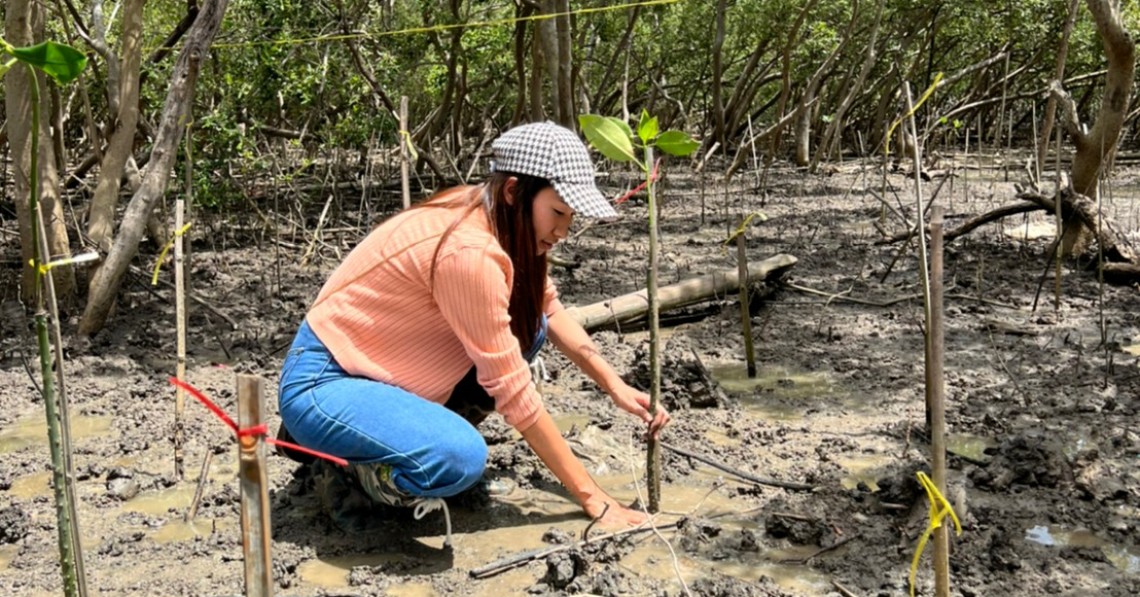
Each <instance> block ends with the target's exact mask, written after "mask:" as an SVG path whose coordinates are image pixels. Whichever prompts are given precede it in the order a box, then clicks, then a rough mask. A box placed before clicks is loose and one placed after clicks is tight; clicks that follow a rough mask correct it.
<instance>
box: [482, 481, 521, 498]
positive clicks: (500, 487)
mask: <svg viewBox="0 0 1140 597" xmlns="http://www.w3.org/2000/svg"><path fill="white" fill-rule="evenodd" d="M480 484H481V485H482V486H483V491H485V492H487V495H488V496H490V497H505V496H508V495H510V494H512V493H514V492H515V490H516V489H518V487H519V486H518V484H517V483H515V482H514V481H512V480H511V479H508V478H506V477H500V478H498V479H487V478H486V477H484V478H483V480H482V481H481V482H480Z"/></svg>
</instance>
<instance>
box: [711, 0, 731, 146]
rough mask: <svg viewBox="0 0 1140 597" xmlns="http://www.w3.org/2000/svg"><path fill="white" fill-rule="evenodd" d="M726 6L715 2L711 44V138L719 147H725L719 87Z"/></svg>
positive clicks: (722, 74) (722, 107)
mask: <svg viewBox="0 0 1140 597" xmlns="http://www.w3.org/2000/svg"><path fill="white" fill-rule="evenodd" d="M727 4H728V0H717V2H716V34H715V35H713V42H712V111H713V134H712V138H713V139H714V140H715V142H717V143H720V146H721V147H724V146H725V138H724V132H725V131H724V98H723V97H722V96H721V86H722V84H723V81H722V79H723V78H724V67H723V65H722V60H723V54H724V13H725V12H726V10H725V9H726V5H727Z"/></svg>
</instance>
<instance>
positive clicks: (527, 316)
mask: <svg viewBox="0 0 1140 597" xmlns="http://www.w3.org/2000/svg"><path fill="white" fill-rule="evenodd" d="M511 178H514V179H516V180H517V182H516V183H515V188H514V191H515V193H514V201H507V181H508V180H509V179H511ZM549 186H550V181H548V180H546V179H544V178H539V177H536V176H528V175H525V174H514V173H510V172H494V173H492V174H491V176H490V177H489V178H488V179H487V182H486V190H487V193H488V194H489V196H490V203H491V206H490V207H491V209H490V220H491V230H492V232H493V233H494V235H495V238H496V239H498V241H499V245H500V246H501V247H502V248H503V251H505V252H506V253H507V256H509V257H510V259H511V266H512V267H513V268H514V283H513V286H512V287H511V297H510V302H509V304H508V307H507V312H508V313H509V314H510V316H511V333H512V334H514V336H515V338H518V341H519V345H520V346H521V347H522V350H523V352H526V351H527V350H529V349H530V347H531V344H533V343H534V336H535V334H536V333H537V332H538V327H539V319H540V317H541V316H542V307H543V304H542V303H543V296H544V291H545V287H546V259H545V258H544V257H540V256H538V255H537V254H536V253H537V252H538V244H537V241H536V240H535V232H534V219H533V213H534V198H535V196H536V195H538V193H539V192H540V191H542V190H543V189H545V188H547V187H549ZM452 194H453V193H449V192H448V191H444V192H442V193H439V194H436V195H435V196H433V197H431V198H429V199H428V200H427V201H425V202H423V203H421V204H419V205H417V206H414V207H413V209H416V208H427V207H445V208H458V207H465V209H463V210H462V212H461V213H460V215H459V217H457V218H456V219H455V221H454V222H452V223H451V224H450V225H449V226H448V227H447V229H446V230H444V232H443V234H442V235H441V236H440V238H439V243H438V244H437V245H436V247H435V253H434V254H433V255H432V264H431V279H432V283H433V284H434V283H435V266H436V261H437V260H438V258H439V252H440V250H441V249H442V247H443V245H444V243H446V242H447V237H448V236H450V235H451V233H452V231H454V230H455V228H456V227H457V226H459V223H460V222H462V221H463V220H464V219H466V218H468V217H470V216H471V214H473V213H475V212H476V211H477V210H479V209H481V208H482V207H483V205H484V202H483V192H481V191H480V192H474V193H469V194H468V193H460V194H459V195H458V196H449V195H452Z"/></svg>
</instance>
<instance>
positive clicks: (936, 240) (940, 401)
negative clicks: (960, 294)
mask: <svg viewBox="0 0 1140 597" xmlns="http://www.w3.org/2000/svg"><path fill="white" fill-rule="evenodd" d="M942 277H943V276H942V207H941V206H935V207H934V209H933V210H932V213H931V216H930V310H929V316H930V318H929V319H928V320H927V328H926V329H927V339H928V340H927V342H928V346H929V350H928V352H927V355H928V359H927V361H926V396H927V403H928V404H929V405H930V414H931V417H930V451H931V466H932V468H933V469H934V485H935V486H936V487H938V491H939V492H941V493H942V495H946V403H945V386H944V381H943V372H942V361H943V356H944V352H945V344H944V340H943V325H942ZM948 526H949V525H947V524H943V525H941V526H939V527H938V528H937V529H935V530H934V594H935V595H937V596H938V597H949V595H950V545H949V541H948V537H949V531H948V529H947V527H948Z"/></svg>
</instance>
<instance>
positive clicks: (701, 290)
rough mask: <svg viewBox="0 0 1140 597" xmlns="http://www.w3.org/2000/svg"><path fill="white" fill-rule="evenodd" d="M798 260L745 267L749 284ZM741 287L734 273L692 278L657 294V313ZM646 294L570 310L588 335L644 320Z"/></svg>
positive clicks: (771, 260)
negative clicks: (613, 326)
mask: <svg viewBox="0 0 1140 597" xmlns="http://www.w3.org/2000/svg"><path fill="white" fill-rule="evenodd" d="M797 261H798V260H797V259H796V258H795V257H793V256H791V255H786V254H779V255H774V256H772V257H769V258H767V259H764V260H762V261H758V262H756V263H751V264H749V265H748V280H747V283H748V284H756V283H757V282H760V281H763V280H775V279H778V278H780V277H781V276H783V275H784V274H785V273H787V271H788V270H789V269H790V268H791V267H792V266H793V265H795V264H796V262H797ZM739 284H740V273H739V272H738V271H737V270H736V269H732V270H724V271H720V272H714V273H711V274H707V275H704V276H700V277H697V278H691V279H689V280H685V281H682V282H678V283H676V284H671V285H669V286H665V287H662V288H660V289H658V290H657V297H658V299H659V300H660V310H661V311H669V310H672V309H679V308H682V307H687V306H690V305H694V304H697V303H701V302H704V301H709V300H714V299H724V298H728V296H729V295H731V294H732V293H734V292H736V290H737V289H738V287H739ZM648 296H649V294H648V292H647V291H646V290H645V289H644V288H643V289H641V290H638V291H637V292H631V293H629V294H623V295H621V296H617V297H614V298H612V299H607V300H604V301H599V302H596V303H592V304H589V305H583V306H581V307H571V308H569V309H568V311H569V313H570V314H571V315H573V316H574V319H575V320H577V321H578V323H579V324H581V325H582V327H584V328H586V330H587V331H593V330H596V329H599V328H602V327H605V326H607V325H615V324H616V325H619V326H620V325H621V324H623V323H630V322H633V321H637V320H639V319H643V318H644V317H645V316H646V314H647V313H648V312H649V299H648Z"/></svg>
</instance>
